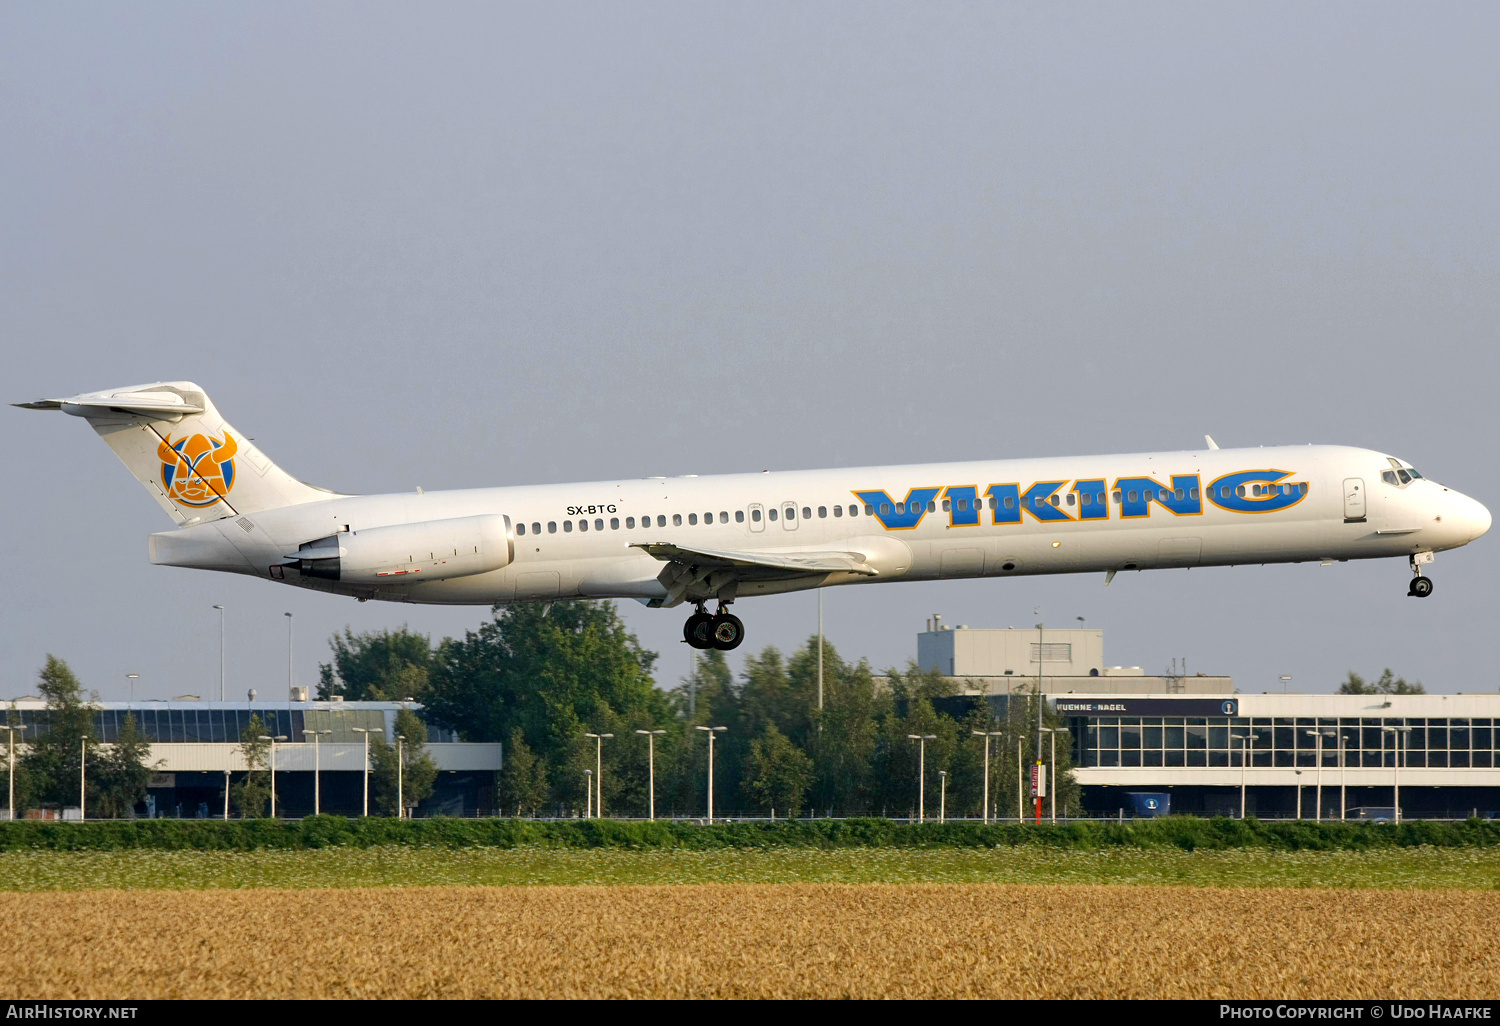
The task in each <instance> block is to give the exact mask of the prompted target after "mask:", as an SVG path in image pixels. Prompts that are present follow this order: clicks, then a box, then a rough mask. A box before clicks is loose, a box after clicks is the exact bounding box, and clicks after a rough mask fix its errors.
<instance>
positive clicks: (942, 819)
mask: <svg viewBox="0 0 1500 1026" xmlns="http://www.w3.org/2000/svg"><path fill="white" fill-rule="evenodd" d="M938 822H939V823H946V822H948V771H947V770H938Z"/></svg>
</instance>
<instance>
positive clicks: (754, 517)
mask: <svg viewBox="0 0 1500 1026" xmlns="http://www.w3.org/2000/svg"><path fill="white" fill-rule="evenodd" d="M765 529H766V511H765V510H764V509H762V508H761V505H760V503H758V502H752V503H751V504H750V530H752V531H755V532H756V533H759V532H761V531H764V530H765Z"/></svg>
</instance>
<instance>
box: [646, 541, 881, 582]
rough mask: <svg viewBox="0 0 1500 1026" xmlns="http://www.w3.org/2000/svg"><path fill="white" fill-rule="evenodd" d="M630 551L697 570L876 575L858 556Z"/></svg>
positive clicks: (653, 547) (657, 547) (660, 546)
mask: <svg viewBox="0 0 1500 1026" xmlns="http://www.w3.org/2000/svg"><path fill="white" fill-rule="evenodd" d="M632 547H633V548H637V549H644V550H646V551H647V552H648V553H650V554H651V555H653V556H655V557H656V558H657V559H659V560H661V561H662V562H664V563H684V564H691V565H693V566H698V567H704V568H707V567H723V568H725V569H729V568H743V569H751V568H761V569H766V570H779V571H791V572H793V573H799V572H800V573H807V574H829V573H845V574H864V575H865V576H867V577H874V576H876V574H878V573H879V571H878V570H876V569H875V568H874V567H872V566H870V564H869V563H867V562H866V561H865V556H864V554H863V553H859V552H780V553H771V552H731V551H727V550H724V549H697V548H690V547H688V546H685V545H675V544H672V543H670V542H635V543H633V545H632Z"/></svg>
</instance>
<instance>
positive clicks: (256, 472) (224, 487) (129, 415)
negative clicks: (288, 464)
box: [14, 381, 335, 527]
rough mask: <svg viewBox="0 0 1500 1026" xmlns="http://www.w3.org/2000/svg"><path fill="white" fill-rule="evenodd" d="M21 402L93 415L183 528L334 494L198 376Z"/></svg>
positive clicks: (23, 405)
mask: <svg viewBox="0 0 1500 1026" xmlns="http://www.w3.org/2000/svg"><path fill="white" fill-rule="evenodd" d="M14 405H16V406H19V407H21V408H23V409H28V410H62V411H63V412H64V413H68V414H72V415H73V416H75V417H82V418H83V419H84V420H86V421H88V422H89V426H91V427H92V428H93V429H94V430H95V431H97V432H98V433H99V436H100V437H101V438H103V439H104V441H105V442H106V443H108V445H109V447H110V448H111V449H113V450H114V451H115V455H116V456H118V457H120V461H121V462H122V463H124V464H125V466H127V467H129V468H130V472H131V473H132V474H134V475H135V477H136V480H138V481H140V482H141V484H143V485H145V486H146V490H147V491H148V492H150V493H151V495H152V497H153V498H155V499H156V501H157V503H158V504H159V505H160V506H161V508H162V509H164V510H166V511H167V514H168V515H169V516H171V517H172V519H173V520H175V521H176V522H177V525H178V526H179V527H183V526H186V525H188V524H193V523H198V522H201V521H207V520H221V519H223V518H224V517H232V516H238V515H241V514H245V513H258V512H260V511H262V510H267V509H276V508H278V507H281V506H295V505H299V504H301V503H304V502H316V501H318V500H320V499H330V498H334V497H335V493H333V492H329V491H326V490H324V489H322V488H316V487H314V486H312V485H309V484H304V483H303V482H301V481H298V480H297V479H296V478H294V477H292V476H291V475H290V474H288V473H287V472H286V471H284V470H282V469H281V468H280V467H278V466H277V465H276V464H274V463H272V462H271V460H270V459H269V458H268V457H267V456H266V455H265V454H264V453H262V452H261V451H260V450H259V449H257V448H256V447H255V444H254V443H253V442H251V441H250V440H249V439H248V438H246V437H245V436H244V435H242V434H240V432H239V431H238V430H236V429H234V428H232V427H230V425H229V424H228V423H227V422H226V421H225V420H224V418H223V417H221V416H219V411H218V410H217V409H215V408H214V404H213V403H212V402H211V401H210V400H209V398H208V396H207V395H206V394H204V392H203V389H201V388H199V387H198V386H197V385H195V384H193V383H192V382H191V381H164V382H157V383H156V384H152V385H133V386H131V387H129V388H115V389H107V390H105V391H102V392H87V393H84V394H83V395H75V396H72V397H71V398H68V399H38V400H36V401H34V402H29V403H16V404H14Z"/></svg>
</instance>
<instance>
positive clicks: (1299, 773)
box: [1292, 769, 1302, 819]
mask: <svg viewBox="0 0 1500 1026" xmlns="http://www.w3.org/2000/svg"><path fill="white" fill-rule="evenodd" d="M1292 773H1293V774H1295V775H1296V777H1297V815H1296V816H1295V817H1294V818H1295V819H1301V818H1302V771H1301V770H1300V769H1294V770H1292Z"/></svg>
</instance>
